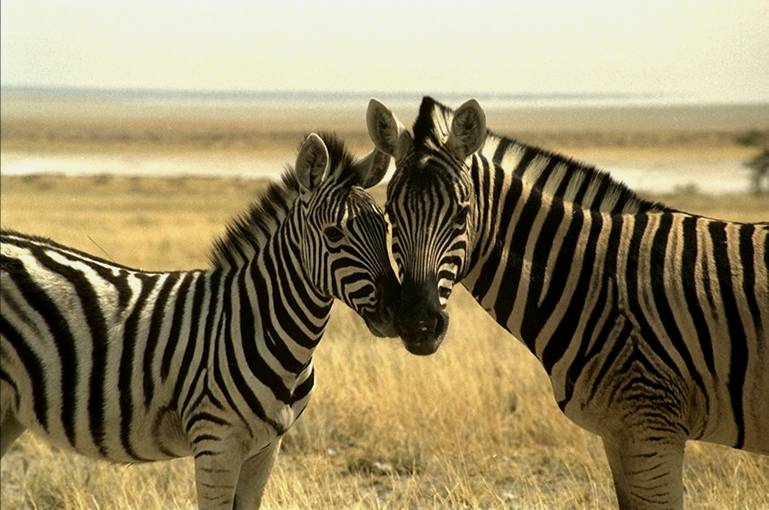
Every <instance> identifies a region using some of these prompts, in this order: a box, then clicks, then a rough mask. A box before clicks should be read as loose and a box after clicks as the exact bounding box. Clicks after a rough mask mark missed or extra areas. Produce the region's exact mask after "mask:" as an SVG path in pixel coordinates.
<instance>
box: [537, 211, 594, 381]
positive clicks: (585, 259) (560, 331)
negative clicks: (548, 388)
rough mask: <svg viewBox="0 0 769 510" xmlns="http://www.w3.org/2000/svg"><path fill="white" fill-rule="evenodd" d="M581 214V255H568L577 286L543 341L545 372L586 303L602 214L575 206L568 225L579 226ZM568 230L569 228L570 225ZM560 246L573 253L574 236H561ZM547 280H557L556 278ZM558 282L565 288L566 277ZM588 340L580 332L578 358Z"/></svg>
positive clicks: (560, 351) (568, 339)
mask: <svg viewBox="0 0 769 510" xmlns="http://www.w3.org/2000/svg"><path fill="white" fill-rule="evenodd" d="M583 215H590V219H591V221H590V230H589V233H588V238H587V243H586V244H585V251H584V253H583V254H582V257H581V260H580V259H579V257H577V260H574V259H573V258H570V260H569V265H570V266H571V271H576V270H577V269H579V271H580V273H579V278H578V280H577V285H576V287H575V288H574V293H573V294H572V296H571V297H570V298H569V305H568V307H567V308H566V312H565V313H564V314H563V317H561V320H560V321H559V322H558V327H556V329H555V331H554V332H553V335H552V336H551V337H550V338H549V341H548V342H547V345H546V346H545V349H544V351H543V352H542V365H543V366H544V367H545V370H546V371H547V373H548V374H550V373H551V372H552V370H553V366H554V365H555V364H556V363H557V362H558V360H560V359H561V358H562V357H563V355H564V353H565V352H566V350H567V349H568V348H569V345H570V344H571V342H572V341H573V339H574V337H575V332H576V331H577V327H578V326H579V322H580V320H581V319H582V317H583V316H584V308H585V305H587V304H588V299H589V292H590V284H591V280H592V279H593V277H594V276H595V275H594V274H593V263H594V262H595V256H596V251H597V249H598V237H599V236H600V234H601V229H602V227H603V217H602V216H601V214H600V213H597V212H591V211H585V210H583V209H577V208H576V207H575V214H574V217H573V219H572V225H573V224H575V223H579V224H580V227H579V228H580V229H581V228H582V222H583V219H582V216H583ZM569 230H571V228H570V229H569ZM563 246H565V247H567V248H566V251H569V252H571V253H572V254H573V253H574V252H575V250H574V248H575V247H576V246H577V239H574V240H573V241H572V240H570V239H569V238H568V237H567V238H564V242H563ZM559 255H560V254H559ZM559 258H560V257H559ZM556 266H557V265H556ZM543 276H544V275H543ZM554 277H555V278H560V276H557V273H555V272H554ZM551 281H556V282H557V281H559V280H551ZM560 281H562V282H563V285H559V284H556V285H555V286H556V287H562V288H565V286H566V281H567V279H563V280H560ZM594 284H597V285H601V286H602V287H605V286H606V284H607V283H606V280H605V279H604V281H603V282H601V283H598V282H594ZM548 294H549V293H548ZM589 340H590V335H588V334H583V335H582V337H581V339H580V345H579V350H578V353H577V358H581V357H582V354H583V353H584V352H585V351H586V350H587V344H588V342H589Z"/></svg>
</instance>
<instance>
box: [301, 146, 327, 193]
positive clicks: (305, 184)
mask: <svg viewBox="0 0 769 510" xmlns="http://www.w3.org/2000/svg"><path fill="white" fill-rule="evenodd" d="M328 159H329V157H328V149H327V148H326V144H325V143H323V140H322V139H321V138H320V137H319V136H318V135H316V134H315V133H310V135H309V136H308V137H307V138H306V139H305V140H304V142H303V143H302V146H301V147H300V148H299V154H297V156H296V177H297V179H298V180H299V184H300V185H301V187H302V188H303V190H304V191H312V190H314V189H316V188H317V187H318V186H319V185H320V183H321V182H323V179H324V178H325V175H326V174H327V173H328Z"/></svg>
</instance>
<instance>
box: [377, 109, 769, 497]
mask: <svg viewBox="0 0 769 510" xmlns="http://www.w3.org/2000/svg"><path fill="white" fill-rule="evenodd" d="M367 124H368V129H369V134H370V136H371V138H372V140H373V141H374V144H375V146H376V147H377V148H379V149H380V150H382V151H383V152H385V153H387V154H389V155H391V156H393V157H394V158H395V161H396V171H395V174H394V175H393V177H392V179H391V181H390V182H389V184H388V187H387V201H386V206H385V214H386V216H387V217H388V221H389V222H390V223H391V227H390V228H391V245H392V246H391V249H392V252H393V253H392V255H393V258H394V259H395V262H396V263H397V265H398V266H399V271H400V273H401V301H400V302H401V305H400V308H399V311H398V314H397V317H396V329H397V330H398V333H399V334H400V335H401V337H402V338H403V340H404V343H405V344H406V347H407V348H408V349H409V351H411V352H412V353H415V354H422V355H427V354H431V353H433V352H435V350H436V349H438V347H439V345H440V343H441V341H442V339H443V337H444V335H445V332H446V327H447V324H448V316H447V315H446V311H445V305H446V302H447V300H448V298H449V296H450V293H451V290H452V288H453V285H454V283H456V282H457V281H460V282H461V283H462V284H464V286H465V287H466V288H467V289H468V290H469V291H470V292H471V294H472V295H473V296H474V297H475V299H476V301H477V302H478V303H479V304H480V305H481V306H482V307H483V308H484V309H485V310H486V311H487V312H488V313H489V314H491V316H492V317H494V319H495V320H496V321H497V322H498V323H499V324H500V325H502V326H503V327H504V328H505V329H507V330H508V331H509V332H510V333H512V335H513V336H515V337H516V338H519V339H520V340H521V341H522V342H523V343H524V344H525V345H526V346H527V348H528V349H529V350H530V352H532V353H533V354H534V356H536V358H537V359H538V360H539V361H540V363H541V364H542V366H543V367H544V369H545V371H546V372H547V374H548V376H549V378H550V381H551V384H552V389H553V394H554V397H555V399H556V401H557V404H558V406H559V408H560V409H561V410H562V412H563V413H564V414H565V415H566V416H567V417H569V418H570V419H571V420H572V421H574V422H575V423H576V424H578V425H580V426H581V427H583V428H585V429H587V430H589V431H591V432H593V433H595V434H597V435H599V436H600V437H601V438H602V440H603V445H604V450H605V453H606V455H607V459H608V461H609V465H610V468H611V472H612V476H613V480H614V486H615V491H616V494H617V499H618V502H619V506H620V507H621V508H671V507H672V508H681V507H682V505H683V501H682V499H683V498H682V492H683V487H682V463H683V453H684V444H685V441H686V440H689V439H693V440H702V441H708V442H713V443H718V444H723V445H728V446H732V447H734V448H739V449H744V450H749V451H752V452H757V453H762V454H769V406H767V405H766V402H767V401H769V374H767V373H766V370H767V367H769V223H756V224H749V223H742V224H741V223H733V222H725V221H719V220H716V219H711V218H705V217H701V216H695V215H692V214H687V213H684V212H681V211H677V210H675V209H673V208H670V207H667V206H665V205H663V204H659V203H656V202H651V201H647V200H644V199H642V198H640V197H638V196H637V195H636V194H635V193H633V192H632V191H631V190H629V189H628V188H627V187H625V186H624V185H622V184H620V183H618V182H616V181H614V180H613V179H612V178H611V177H610V176H609V175H608V174H606V173H604V172H601V171H598V170H596V169H594V168H592V167H589V166H586V165H583V164H581V163H578V162H576V161H573V160H571V159H569V158H566V157H564V156H561V155H558V154H553V153H550V152H547V151H544V150H541V149H537V148H534V147H530V146H526V145H524V144H521V143H519V142H517V141H514V140H511V139H508V138H505V137H500V136H497V135H494V134H493V133H489V132H488V131H487V130H486V127H485V125H486V120H485V113H484V111H483V110H482V109H481V107H480V105H479V104H478V102H477V101H475V100H472V99H471V100H469V101H467V102H466V103H464V104H463V105H462V106H460V107H459V108H458V109H457V110H456V111H451V110H450V109H448V108H446V107H445V106H443V105H441V104H440V103H437V102H436V101H434V100H432V99H431V98H425V99H424V100H423V102H422V104H421V107H420V110H419V114H418V116H417V118H416V121H415V123H414V126H413V130H412V132H413V135H412V133H409V132H408V131H407V130H406V129H405V128H404V127H403V125H402V124H401V123H400V122H399V121H398V120H397V118H396V117H395V116H394V115H393V113H392V112H391V111H390V110H389V109H388V108H387V107H386V106H385V105H383V104H382V103H380V102H379V101H377V100H375V99H372V100H371V102H370V103H369V108H368V112H367Z"/></svg>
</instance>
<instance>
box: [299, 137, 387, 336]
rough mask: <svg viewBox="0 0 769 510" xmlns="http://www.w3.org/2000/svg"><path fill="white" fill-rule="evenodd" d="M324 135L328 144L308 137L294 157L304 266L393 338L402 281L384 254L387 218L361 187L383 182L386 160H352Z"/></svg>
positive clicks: (379, 156) (376, 155)
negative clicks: (299, 189) (301, 210)
mask: <svg viewBox="0 0 769 510" xmlns="http://www.w3.org/2000/svg"><path fill="white" fill-rule="evenodd" d="M325 140H326V142H327V143H328V146H327V143H326V142H324V139H322V138H321V137H319V136H317V135H310V137H308V139H307V141H306V142H305V145H306V146H307V148H306V149H305V146H304V145H303V147H302V149H300V155H299V157H298V158H297V165H296V171H297V176H298V177H299V181H300V185H301V186H302V188H303V193H302V201H303V203H304V222H303V232H302V238H301V252H302V253H301V256H302V265H303V267H304V268H305V270H306V272H307V275H308V276H309V277H310V279H311V281H312V282H313V283H314V284H315V285H316V286H317V288H318V290H320V291H321V292H323V293H324V294H326V295H330V296H333V297H335V298H337V299H340V300H342V301H344V302H345V303H346V304H347V305H348V306H349V307H350V308H352V309H353V310H355V311H356V312H357V313H358V314H359V315H360V316H361V317H362V318H363V319H364V320H365V322H366V325H367V326H368V328H369V330H370V331H371V332H372V333H373V334H374V335H376V336H380V337H393V336H397V333H396V331H395V326H394V318H395V312H396V310H397V306H398V299H399V295H400V284H399V282H398V279H397V277H396V276H395V273H394V272H393V269H392V265H391V264H390V260H389V255H388V251H387V223H386V221H385V219H384V213H383V211H382V210H381V209H380V208H379V207H378V206H377V205H376V203H375V201H374V199H373V198H372V197H371V195H369V193H368V192H366V191H365V188H369V187H371V186H374V185H375V184H377V183H378V182H379V181H380V180H381V179H382V177H383V176H384V173H385V171H386V170H387V166H388V164H389V161H390V158H389V157H388V156H387V155H385V154H383V153H381V152H379V151H377V150H374V152H372V154H370V155H369V156H368V157H367V158H365V159H363V160H361V161H354V160H353V159H352V157H351V156H350V155H349V154H348V153H347V152H346V151H345V150H344V147H343V146H342V145H341V143H339V142H338V141H337V140H336V139H335V138H333V137H330V136H326V137H325ZM303 152H304V155H303Z"/></svg>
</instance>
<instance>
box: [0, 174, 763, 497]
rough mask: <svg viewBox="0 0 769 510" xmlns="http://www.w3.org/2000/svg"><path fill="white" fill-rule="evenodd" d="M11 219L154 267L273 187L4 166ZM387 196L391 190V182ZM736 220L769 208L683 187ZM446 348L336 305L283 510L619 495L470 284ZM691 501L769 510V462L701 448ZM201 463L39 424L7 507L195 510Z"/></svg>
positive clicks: (6, 467) (283, 487)
mask: <svg viewBox="0 0 769 510" xmlns="http://www.w3.org/2000/svg"><path fill="white" fill-rule="evenodd" d="M1 185H2V201H1V204H2V211H1V212H2V225H3V227H6V228H8V227H11V228H15V229H18V230H21V231H25V232H28V233H35V234H40V235H46V236H50V237H53V238H54V239H56V240H58V241H60V242H63V243H67V244H70V245H73V246H76V247H78V248H81V249H83V250H86V251H90V252H93V253H101V254H103V253H104V252H106V253H107V254H108V255H109V257H110V258H112V259H114V260H116V261H119V262H122V263H126V264H130V265H135V266H140V267H144V268H147V269H168V268H191V267H199V266H202V265H205V263H206V255H207V253H208V248H209V246H210V242H211V240H212V238H213V237H214V236H216V235H218V234H219V233H221V232H222V230H223V227H224V223H225V221H226V219H227V218H228V217H230V216H231V215H232V214H234V213H236V212H237V211H239V210H240V209H241V208H242V207H243V206H244V205H245V204H246V203H247V201H248V200H249V198H250V197H251V196H252V195H253V193H254V192H255V191H257V190H258V189H261V187H262V186H263V183H261V182H257V181H235V180H218V179H195V178H184V179H171V178H168V179H164V178H157V179H132V178H122V177H106V176H105V177H100V178H99V177H97V178H88V179H86V178H69V179H65V178H58V177H25V178H21V177H14V178H10V177H4V178H3V179H2V183H1ZM380 193H381V191H380ZM666 200H667V202H668V203H670V205H673V206H675V207H678V208H681V209H684V210H692V211H693V212H698V213H702V214H707V215H711V216H721V217H727V218H730V219H734V220H757V219H764V220H765V219H767V218H769V201H767V200H764V201H760V200H758V199H754V198H752V197H739V198H734V199H732V198H724V199H720V198H719V199H713V198H699V197H693V198H692V197H686V196H676V197H668V198H667V199H666ZM451 316H452V322H451V329H450V332H449V336H448V338H447V340H446V343H445V345H444V346H443V347H442V348H441V350H440V351H439V352H438V353H437V354H436V355H435V356H432V357H429V358H418V357H414V356H411V355H409V354H408V353H406V352H405V350H404V349H403V348H402V347H401V346H400V345H399V344H398V343H397V342H395V341H376V340H374V339H373V338H372V337H370V336H369V334H368V333H367V332H366V330H365V327H364V326H363V325H362V323H361V321H360V320H358V318H357V317H355V316H354V315H353V314H352V313H351V312H349V311H348V310H346V309H344V308H343V306H342V305H339V306H338V307H336V309H335V312H334V318H333V320H332V323H331V326H330V328H329V332H328V334H327V336H326V338H325V339H324V341H323V343H322V344H321V346H320V347H319V349H318V351H317V354H316V357H315V359H316V364H317V376H318V389H317V391H316V393H315V395H314V397H313V401H312V403H311V404H310V406H309V409H308V411H307V412H306V413H305V414H304V415H303V416H302V419H301V420H300V422H299V423H298V424H297V425H296V426H295V427H294V428H293V429H292V430H291V431H290V432H289V433H288V435H287V437H286V440H285V443H284V448H283V452H282V454H281V456H280V457H279V460H278V463H277V466H276V468H275V470H274V472H273V474H272V477H271V479H270V482H269V484H268V486H267V493H266V501H265V506H266V507H268V508H320V509H323V508H447V507H451V508H459V507H472V508H509V507H514V508H603V507H607V506H610V505H612V504H614V495H613V489H612V486H611V481H610V475H609V470H608V467H607V465H606V462H605V459H604V456H603V452H602V449H601V447H600V442H599V441H598V439H597V438H596V437H594V436H592V435H590V434H589V433H587V432H584V431H582V430H581V429H579V428H578V427H577V426H576V425H573V424H572V423H571V422H569V421H568V419H566V418H565V417H564V416H563V415H562V414H561V413H560V411H559V410H558V409H557V406H556V405H555V402H554V401H553V398H552V396H551V393H550V387H549V383H548V380H547V378H546V376H545V374H544V371H543V370H542V369H541V368H540V367H539V365H538V364H537V363H536V361H535V360H534V358H533V357H532V356H531V355H530V354H529V353H528V352H527V351H526V350H525V348H523V347H522V346H521V345H520V344H519V343H518V342H516V341H515V340H513V339H512V338H511V337H510V336H509V335H507V334H506V333H505V332H504V331H503V330H501V329H500V328H499V327H498V326H497V325H496V323H494V322H493V321H492V320H491V319H490V318H489V317H488V316H487V315H486V314H484V313H483V312H482V311H481V310H480V309H479V308H478V307H477V306H475V305H474V303H472V300H471V299H470V298H469V297H468V296H467V294H466V293H464V292H462V291H461V290H458V291H457V292H456V294H455V296H454V297H453V298H452V303H451ZM684 477H685V484H686V503H687V505H688V508H761V507H763V508H767V507H769V491H768V490H767V487H769V458H767V457H760V456H756V455H751V454H747V453H744V452H739V451H734V450H730V449H728V448H722V447H717V446H712V445H706V444H690V445H689V447H688V448H687V457H686V464H685V473H684ZM194 501H195V495H194V481H193V470H192V462H191V461H190V460H189V459H184V460H179V461H173V462H164V463H155V464H150V465H135V466H119V465H111V464H108V463H104V462H97V461H92V460H89V459H86V458H84V457H81V456H78V455H74V454H69V453H64V452H60V451H58V450H56V449H53V448H51V447H50V446H48V445H47V444H45V443H44V442H42V441H39V440H37V439H36V438H35V437H32V436H30V435H25V436H23V437H22V438H21V439H20V440H19V441H18V442H17V443H16V444H15V445H14V447H13V449H12V450H11V451H10V452H9V453H8V455H7V456H6V457H5V458H4V459H3V462H2V508H3V509H4V510H6V509H13V508H40V509H44V508H133V509H145V508H191V507H193V506H194Z"/></svg>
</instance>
